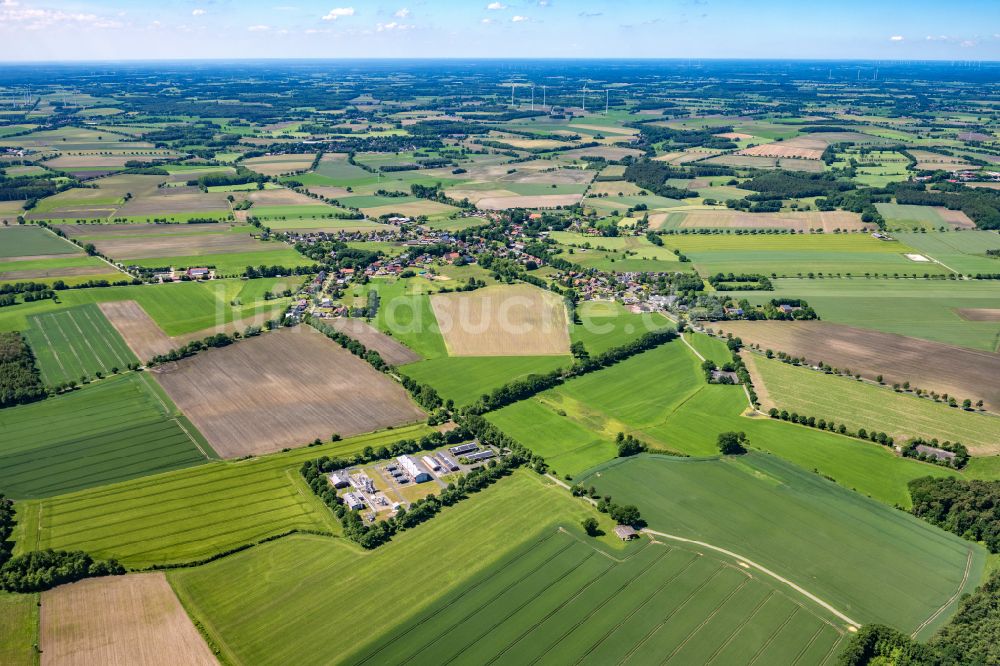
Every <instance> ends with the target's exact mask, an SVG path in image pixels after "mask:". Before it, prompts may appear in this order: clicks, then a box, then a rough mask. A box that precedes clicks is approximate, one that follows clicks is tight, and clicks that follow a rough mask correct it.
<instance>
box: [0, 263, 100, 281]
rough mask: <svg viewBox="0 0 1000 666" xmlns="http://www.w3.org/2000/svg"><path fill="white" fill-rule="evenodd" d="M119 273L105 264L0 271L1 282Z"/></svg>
mask: <svg viewBox="0 0 1000 666" xmlns="http://www.w3.org/2000/svg"><path fill="white" fill-rule="evenodd" d="M115 273H117V271H116V270H115V269H113V268H111V267H110V266H108V265H107V264H105V263H104V262H101V263H100V264H94V265H92V266H63V267H60V268H29V269H25V270H20V271H18V270H14V271H0V280H34V279H41V278H65V277H81V276H86V275H111V274H115Z"/></svg>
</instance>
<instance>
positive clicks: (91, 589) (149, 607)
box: [39, 573, 218, 666]
mask: <svg viewBox="0 0 1000 666" xmlns="http://www.w3.org/2000/svg"><path fill="white" fill-rule="evenodd" d="M39 634H40V639H39V646H40V647H41V652H42V654H41V663H42V665H43V666H47V665H49V664H59V665H60V666H63V665H66V664H80V665H81V666H125V665H126V664H143V666H157V665H159V664H162V665H163V666H174V665H175V664H206V665H207V664H218V661H217V660H216V658H215V657H214V656H213V655H212V652H211V651H210V650H209V649H208V646H207V645H205V641H204V640H203V639H202V637H201V635H200V634H199V633H198V630H197V629H195V626H194V624H192V623H191V620H190V619H189V618H188V616H187V614H186V613H185V612H184V608H183V607H182V606H181V604H180V602H179V601H178V600H177V597H176V595H174V591H173V590H172V589H170V585H168V584H167V579H166V576H164V574H162V573H147V574H130V575H128V576H109V577H106V578H92V579H90V580H83V581H80V582H77V583H72V584H69V585H61V586H59V587H57V588H55V589H54V590H49V591H48V592H44V593H43V594H42V609H41V627H40V630H39Z"/></svg>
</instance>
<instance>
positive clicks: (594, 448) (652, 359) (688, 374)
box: [487, 340, 705, 474]
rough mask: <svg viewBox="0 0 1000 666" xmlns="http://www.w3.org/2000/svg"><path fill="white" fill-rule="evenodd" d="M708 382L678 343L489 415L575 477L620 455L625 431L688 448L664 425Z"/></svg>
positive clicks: (677, 448)
mask: <svg viewBox="0 0 1000 666" xmlns="http://www.w3.org/2000/svg"><path fill="white" fill-rule="evenodd" d="M704 381H705V380H704V379H703V376H702V374H701V371H700V370H699V368H698V360H697V359H696V358H695V357H694V355H693V354H691V353H690V352H689V351H688V349H687V347H685V346H684V343H682V342H681V341H680V340H675V341H674V342H670V343H667V344H665V345H661V346H660V347H657V348H656V349H652V350H650V351H647V352H643V353H642V354H638V355H636V356H633V357H632V358H630V359H627V360H625V361H622V362H621V363H618V364H616V365H614V366H611V367H610V368H606V369H604V370H601V371H599V372H594V373H591V374H589V375H585V376H583V377H580V378H577V379H573V380H571V381H569V382H567V383H565V384H563V385H562V386H559V387H557V388H555V389H551V390H549V391H545V392H544V393H541V394H539V395H537V396H535V397H534V398H531V399H529V400H525V401H522V402H518V403H515V404H513V405H510V406H508V407H504V408H503V409H501V410H499V411H496V412H493V413H491V414H489V415H488V417H487V418H488V419H489V420H490V421H492V422H493V423H494V424H496V425H497V427H499V428H500V429H501V430H503V431H504V432H506V433H507V434H508V435H510V436H511V437H513V438H514V439H516V440H518V441H519V442H521V443H522V444H524V445H525V446H527V447H528V448H529V449H531V450H532V451H534V452H535V453H537V454H538V455H540V456H542V457H543V458H545V460H546V462H548V463H549V464H550V465H551V466H552V467H553V468H555V469H556V470H557V471H558V472H559V473H560V474H577V473H579V472H582V471H584V470H585V469H587V468H588V467H591V466H593V465H596V464H598V463H600V462H603V461H605V460H609V459H610V458H612V457H614V456H615V453H616V451H615V447H614V439H615V436H616V435H617V434H618V433H619V432H625V433H630V434H633V435H635V436H636V437H638V438H639V439H642V440H644V441H646V442H647V443H648V444H650V445H651V446H653V447H659V448H664V449H667V450H671V451H680V450H683V449H682V448H681V447H683V445H684V443H683V442H678V441H675V440H674V438H672V437H664V436H663V435H662V431H663V426H664V424H665V423H666V422H668V421H669V420H670V419H671V418H672V412H674V411H675V410H676V409H677V408H678V407H679V406H680V405H683V404H684V402H685V401H686V400H688V399H689V398H690V396H691V395H693V394H694V393H696V392H697V391H698V390H699V389H700V388H701V387H702V386H704Z"/></svg>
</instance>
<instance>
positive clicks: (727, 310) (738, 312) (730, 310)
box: [722, 308, 743, 317]
mask: <svg viewBox="0 0 1000 666" xmlns="http://www.w3.org/2000/svg"><path fill="white" fill-rule="evenodd" d="M722 311H723V312H725V313H726V314H727V315H735V316H737V317H741V316H743V308H722Z"/></svg>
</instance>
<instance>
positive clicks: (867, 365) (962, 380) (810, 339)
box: [711, 321, 1000, 411]
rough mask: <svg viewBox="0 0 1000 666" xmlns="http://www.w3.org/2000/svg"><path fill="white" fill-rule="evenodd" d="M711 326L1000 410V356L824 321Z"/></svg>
mask: <svg viewBox="0 0 1000 666" xmlns="http://www.w3.org/2000/svg"><path fill="white" fill-rule="evenodd" d="M711 328H713V329H716V330H721V331H724V332H726V333H732V334H733V335H734V336H739V337H740V338H742V339H743V341H744V342H745V343H747V344H758V345H760V347H761V349H773V350H774V351H775V352H778V351H783V352H786V353H788V354H791V355H792V356H804V357H805V358H806V359H807V360H809V361H810V362H812V363H818V362H819V361H823V362H824V363H827V364H829V365H832V366H833V367H835V368H849V369H850V370H851V372H855V373H859V374H861V375H862V376H863V377H865V378H867V379H874V378H875V377H876V376H878V375H882V376H883V380H884V381H885V383H887V384H890V385H891V384H897V383H898V384H902V383H904V382H910V385H911V386H913V387H914V388H921V389H924V390H927V391H934V392H937V393H940V394H944V393H947V394H948V395H949V396H954V397H955V398H956V399H957V400H959V401H962V400H964V399H965V398H970V399H971V400H972V401H973V402H975V401H976V400H983V402H984V403H985V407H986V408H987V409H989V410H991V411H1000V383H998V382H997V381H996V378H997V377H1000V354H995V353H992V352H987V351H978V350H973V349H963V348H960V347H952V346H951V345H945V344H941V343H937V342H929V341H927V340H918V339H916V338H909V337H905V336H902V335H894V334H892V333H881V332H878V331H869V330H864V329H860V328H853V327H851V326H844V325H841V324H833V323H829V322H824V321H799V322H782V321H754V322H751V321H729V322H716V323H713V324H711Z"/></svg>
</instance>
